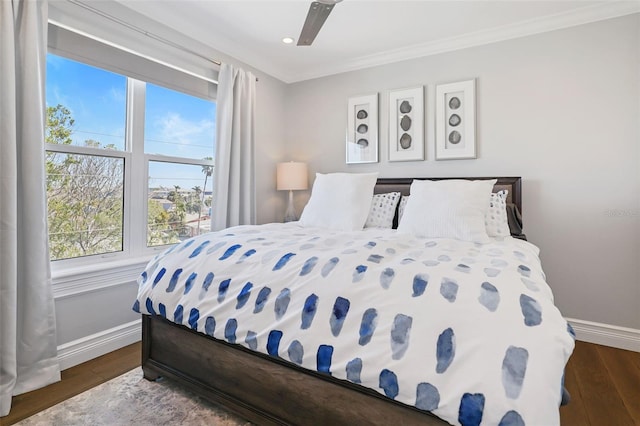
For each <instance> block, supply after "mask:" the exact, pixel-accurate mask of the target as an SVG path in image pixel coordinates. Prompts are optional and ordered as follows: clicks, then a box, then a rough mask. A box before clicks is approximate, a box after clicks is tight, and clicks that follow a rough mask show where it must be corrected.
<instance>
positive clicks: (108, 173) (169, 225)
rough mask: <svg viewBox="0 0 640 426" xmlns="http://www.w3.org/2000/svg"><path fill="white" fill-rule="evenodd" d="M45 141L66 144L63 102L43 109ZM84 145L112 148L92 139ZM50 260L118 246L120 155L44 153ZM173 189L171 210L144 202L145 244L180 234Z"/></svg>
mask: <svg viewBox="0 0 640 426" xmlns="http://www.w3.org/2000/svg"><path fill="white" fill-rule="evenodd" d="M46 124H47V126H46V133H45V138H46V143H47V144H54V145H71V144H72V143H73V139H72V135H73V126H74V124H75V120H74V119H73V117H72V115H71V111H69V109H68V108H66V107H65V106H63V105H60V104H58V105H56V106H54V107H47V122H46ZM84 146H88V147H92V148H105V149H113V148H114V147H113V145H104V146H103V145H102V143H101V142H100V141H97V140H92V139H89V140H86V141H84ZM46 171H47V203H48V224H49V245H50V253H51V259H52V260H57V259H68V258H72V257H79V256H86V255H92V254H99V253H108V252H114V251H120V250H122V244H123V219H124V206H123V201H124V161H123V159H122V158H117V157H109V156H101V155H89V154H71V153H63V152H55V151H48V152H47V154H46ZM179 189H180V187H179V186H176V187H175V191H172V192H174V198H176V201H177V203H176V208H175V209H174V210H175V211H172V212H166V211H165V210H164V209H163V207H162V205H161V204H160V203H158V202H156V201H155V200H152V201H153V202H149V210H148V211H149V215H148V236H147V242H148V243H149V245H160V244H170V243H175V242H178V241H179V239H178V235H179V233H184V230H183V228H184V217H185V213H184V200H183V199H182V196H181V195H180V194H179V192H178V190H179Z"/></svg>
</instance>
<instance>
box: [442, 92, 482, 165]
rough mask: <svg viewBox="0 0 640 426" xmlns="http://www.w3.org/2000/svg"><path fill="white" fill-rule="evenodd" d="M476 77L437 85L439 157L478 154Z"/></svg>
mask: <svg viewBox="0 0 640 426" xmlns="http://www.w3.org/2000/svg"><path fill="white" fill-rule="evenodd" d="M475 92H476V81H475V79H473V80H467V81H460V82H457V83H449V84H439V85H437V86H436V160H452V159H462V158H476V94H475Z"/></svg>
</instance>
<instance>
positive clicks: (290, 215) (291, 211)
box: [284, 190, 298, 222]
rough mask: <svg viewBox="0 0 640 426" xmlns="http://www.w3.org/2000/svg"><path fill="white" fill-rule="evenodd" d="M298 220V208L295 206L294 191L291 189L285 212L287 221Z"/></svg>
mask: <svg viewBox="0 0 640 426" xmlns="http://www.w3.org/2000/svg"><path fill="white" fill-rule="evenodd" d="M296 220H298V216H297V215H296V209H295V207H293V191H291V190H289V204H288V205H287V211H286V212H285V214H284V221H285V222H294V221H296Z"/></svg>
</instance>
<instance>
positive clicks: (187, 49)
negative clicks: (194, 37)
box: [67, 0, 220, 66]
mask: <svg viewBox="0 0 640 426" xmlns="http://www.w3.org/2000/svg"><path fill="white" fill-rule="evenodd" d="M67 1H68V2H70V3H73V4H75V5H76V6H80V7H82V8H84V9H87V10H89V11H91V12H93V13H95V14H97V15H100V16H102V17H103V18H106V19H108V20H110V21H113V22H115V23H116V24H120V25H122V26H124V27H127V28H129V29H131V30H133V31H136V32H139V33H140V34H143V35H145V36H147V37H149V38H152V39H154V40H157V41H159V42H161V43H164V44H166V45H169V46H171V47H174V48H176V49H178V50H182V51H183V52H187V53H190V54H192V55H195V56H197V57H199V58H202V59H204V60H205V61H208V62H211V63H213V64H215V65H218V66H220V61H216V60H214V59H210V58H209V57H207V56H205V55H203V54H201V53H199V52H196V51H195V50H192V49H189V48H187V47H184V46H182V45H180V44H178V43H175V42H173V41H171V40H168V39H166V38H164V37H160V36H159V35H156V34H153V33H150V32H149V31H147V30H144V29H142V28H139V27H136V26H135V25H132V24H130V23H128V22H125V21H123V20H122V19H119V18H116V17H115V16H112V15H109V14H108V13H105V12H103V11H101V10H99V9H96V8H95V7H93V6H89V5H88V4H86V3H83V2H81V1H78V0H67Z"/></svg>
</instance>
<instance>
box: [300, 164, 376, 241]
mask: <svg viewBox="0 0 640 426" xmlns="http://www.w3.org/2000/svg"><path fill="white" fill-rule="evenodd" d="M377 178H378V173H329V174H322V173H316V180H315V181H314V182H313V188H312V190H311V198H310V199H309V202H308V203H307V205H306V206H305V208H304V210H303V211H302V215H301V216H300V225H302V226H317V227H322V228H329V229H336V230H340V231H358V230H362V228H363V226H364V223H365V222H366V220H367V215H368V214H369V207H370V206H371V197H372V196H373V187H374V186H375V184H376V180H377Z"/></svg>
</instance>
